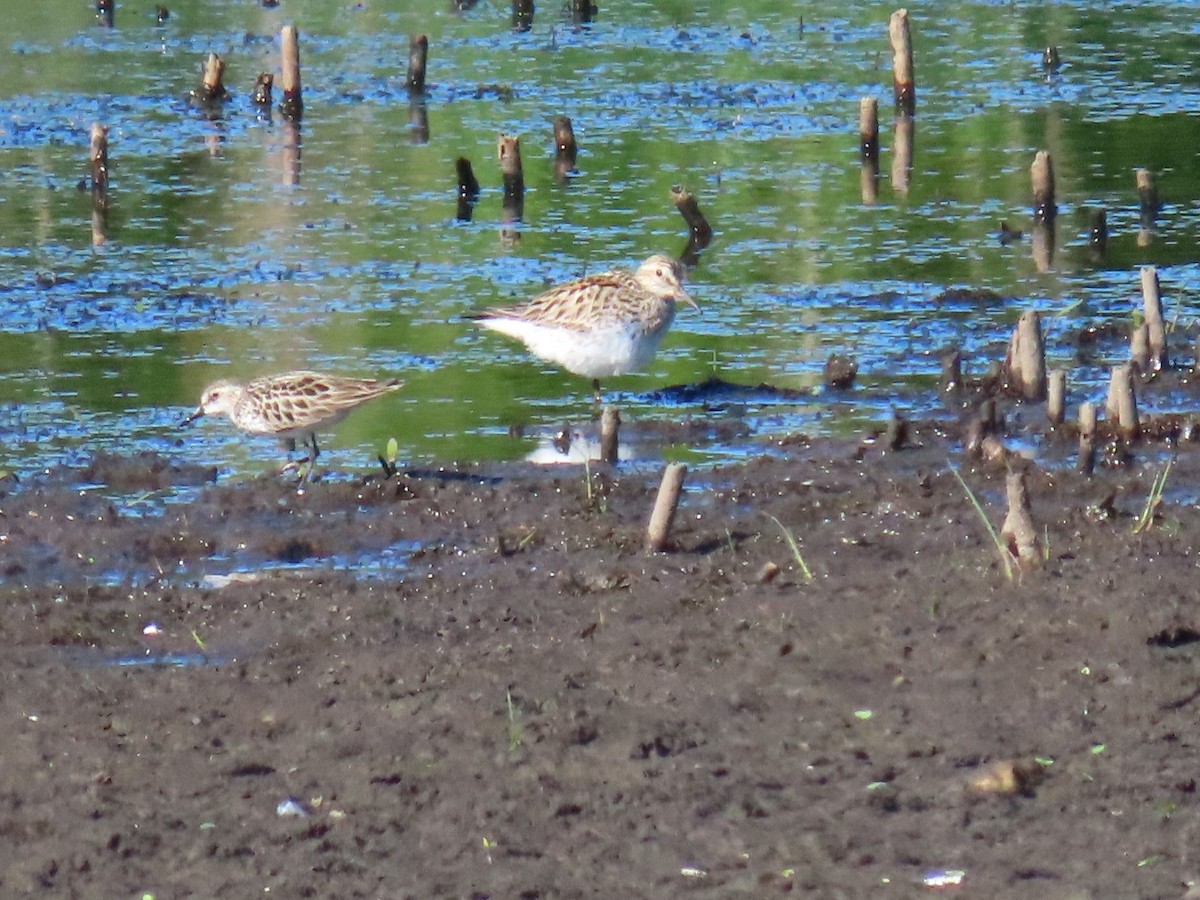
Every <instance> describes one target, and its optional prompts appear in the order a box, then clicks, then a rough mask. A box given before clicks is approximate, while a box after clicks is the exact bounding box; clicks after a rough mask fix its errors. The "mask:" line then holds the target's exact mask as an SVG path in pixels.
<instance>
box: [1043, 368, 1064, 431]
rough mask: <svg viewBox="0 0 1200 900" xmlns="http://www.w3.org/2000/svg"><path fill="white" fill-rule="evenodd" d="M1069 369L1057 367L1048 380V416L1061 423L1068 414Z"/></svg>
mask: <svg viewBox="0 0 1200 900" xmlns="http://www.w3.org/2000/svg"><path fill="white" fill-rule="evenodd" d="M1066 400H1067V370H1066V369H1055V370H1054V371H1053V372H1051V373H1050V374H1049V376H1048V377H1047V380H1046V418H1047V419H1049V420H1050V424H1051V425H1061V424H1062V423H1063V418H1064V417H1065V415H1066Z"/></svg>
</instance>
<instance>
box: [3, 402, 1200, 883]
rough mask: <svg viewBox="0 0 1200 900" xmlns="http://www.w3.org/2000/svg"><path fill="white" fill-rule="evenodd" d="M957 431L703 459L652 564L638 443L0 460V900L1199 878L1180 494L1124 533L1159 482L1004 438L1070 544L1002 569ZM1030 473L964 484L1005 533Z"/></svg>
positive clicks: (1193, 523) (1183, 468)
mask: <svg viewBox="0 0 1200 900" xmlns="http://www.w3.org/2000/svg"><path fill="white" fill-rule="evenodd" d="M954 452H955V448H954V446H952V444H951V442H950V441H949V439H947V438H946V437H945V436H943V435H942V434H941V432H940V429H938V428H936V427H933V426H914V427H913V429H912V433H911V441H910V444H909V445H908V447H907V448H906V449H905V450H902V451H900V452H889V451H886V450H885V449H884V448H883V447H882V446H880V443H879V442H868V443H865V444H863V443H842V442H836V441H809V440H805V439H797V440H794V441H792V442H790V443H788V444H787V446H786V447H784V448H782V449H781V450H780V451H779V453H778V454H777V455H776V456H774V457H772V458H766V457H764V458H761V459H757V460H752V461H750V462H748V463H746V464H744V465H739V466H735V467H728V468H716V469H702V470H696V471H694V472H692V473H690V475H689V478H688V482H687V486H686V488H685V495H684V500H683V504H682V506H681V509H680V513H679V515H678V516H677V518H676V525H675V529H674V531H673V534H672V542H671V546H670V548H669V550H668V552H665V553H661V554H648V553H647V552H646V551H645V550H644V549H643V546H642V540H643V531H644V528H645V522H646V517H647V515H648V513H649V510H650V506H651V503H652V500H653V495H654V491H655V489H656V486H657V485H656V483H655V477H654V473H653V472H650V471H647V469H646V468H645V467H637V466H625V465H624V464H622V465H621V466H618V467H616V468H615V469H612V470H610V469H607V468H604V467H596V468H594V469H591V470H590V472H586V473H585V470H584V469H583V468H582V467H573V466H572V467H559V468H555V469H551V470H543V469H537V468H534V467H532V466H529V465H526V464H496V465H491V464H489V465H479V466H466V467H459V468H449V467H448V468H445V469H434V468H430V469H423V470H416V469H414V470H411V471H409V472H407V473H405V474H403V475H400V476H397V477H395V478H392V479H383V478H380V477H370V478H368V479H359V480H346V479H342V480H335V479H329V480H326V481H318V482H317V483H315V484H312V485H310V486H308V487H307V488H306V490H305V491H304V492H302V493H297V491H296V489H295V486H294V484H292V483H290V482H288V481H286V480H282V479H279V478H274V477H267V476H264V477H262V478H258V479H254V480H251V481H248V482H243V483H240V484H227V483H225V481H224V480H220V481H218V482H217V483H215V484H214V483H212V476H213V474H214V473H212V471H211V470H205V469H202V468H195V469H185V468H180V467H177V466H175V465H173V464H172V463H171V462H170V461H169V460H167V459H165V458H163V457H158V456H138V457H128V458H123V457H100V458H98V459H97V460H96V461H95V463H94V464H93V465H92V466H91V467H90V468H89V469H87V470H56V471H53V472H51V473H49V474H46V475H43V476H39V477H35V478H26V479H24V480H23V481H22V482H21V483H20V484H13V483H12V480H11V479H9V480H6V481H5V482H3V483H2V485H3V486H2V487H0V492H2V493H0V513H2V518H0V534H2V535H3V540H2V541H0V566H2V571H3V572H4V579H3V582H2V587H0V590H2V591H3V593H4V594H5V596H6V601H7V602H5V603H4V604H3V606H2V607H0V609H2V610H3V619H0V629H2V633H3V635H4V636H5V639H6V642H7V645H8V654H7V657H6V658H7V659H8V660H9V664H8V665H7V666H5V671H4V676H5V690H4V692H3V695H2V700H0V708H2V709H3V713H4V721H5V723H6V725H7V729H8V734H9V737H8V741H7V746H6V754H5V757H6V763H7V764H6V765H5V766H4V767H3V768H2V770H0V771H2V772H3V775H2V776H0V777H2V779H3V781H2V782H0V791H2V792H3V797H4V800H5V803H4V807H3V809H4V812H3V815H2V816H0V828H2V830H3V832H4V836H5V841H4V844H5V846H6V853H7V854H8V857H9V858H8V860H7V864H6V865H5V866H4V867H3V870H2V874H0V887H2V888H3V892H4V893H5V894H6V895H21V894H31V893H37V894H41V895H51V896H80V897H87V896H135V895H140V894H141V893H143V892H148V893H151V894H153V895H154V896H156V897H174V896H204V897H244V896H248V895H249V894H251V893H262V892H264V891H267V890H268V889H269V890H270V892H271V893H272V894H273V895H276V896H285V897H307V896H312V897H317V896H340V897H381V896H387V897H582V896H596V895H607V896H628V897H643V896H644V897H666V896H714V897H717V896H720V897H727V896H748V897H750V896H753V897H757V896H771V895H775V894H783V893H789V892H790V893H797V894H799V893H808V894H811V895H813V896H821V897H831V898H836V897H847V898H850V897H862V896H868V895H870V896H896V897H914V896H921V895H923V894H926V893H929V892H930V891H931V890H933V888H934V885H935V884H936V883H937V882H936V879H937V878H939V877H940V878H947V879H950V880H951V881H960V882H961V884H960V886H959V887H958V888H957V891H958V892H960V893H961V894H962V895H963V896H978V897H1029V896H1038V897H1051V898H1101V897H1112V896H1123V897H1181V896H1184V893H1185V891H1186V889H1187V888H1186V884H1187V883H1188V882H1190V881H1191V880H1192V879H1194V878H1197V877H1200V863H1198V862H1197V859H1196V851H1195V847H1196V846H1197V845H1198V841H1197V838H1200V804H1198V803H1197V799H1196V793H1195V786H1196V781H1195V777H1196V775H1195V772H1196V770H1195V749H1194V748H1193V747H1192V746H1191V745H1192V743H1193V742H1194V741H1195V727H1194V725H1195V716H1196V707H1197V704H1198V703H1200V699H1198V698H1200V671H1198V666H1200V643H1194V641H1195V640H1196V639H1197V638H1200V617H1197V615H1196V613H1195V603H1194V597H1195V583H1196V575H1195V572H1196V562H1195V561H1196V559H1197V558H1200V546H1198V540H1197V535H1200V527H1198V526H1200V521H1198V520H1200V515H1198V513H1197V509H1196V507H1195V505H1194V503H1193V502H1191V501H1188V502H1180V501H1173V500H1172V499H1171V494H1170V493H1168V497H1167V501H1166V502H1165V503H1164V504H1163V505H1162V506H1161V507H1160V509H1159V511H1158V514H1157V516H1156V519H1155V521H1154V524H1153V525H1152V527H1150V528H1149V529H1147V530H1145V531H1143V532H1142V533H1140V534H1134V533H1133V530H1132V526H1133V522H1134V519H1135V517H1136V516H1137V515H1138V514H1139V513H1140V512H1141V509H1142V507H1143V505H1144V502H1145V499H1146V496H1147V493H1148V491H1149V489H1150V484H1151V481H1152V479H1153V476H1154V474H1155V472H1156V471H1157V469H1156V467H1153V466H1151V465H1149V464H1145V465H1142V466H1136V465H1135V466H1133V467H1131V468H1121V469H1112V470H1100V471H1098V473H1097V474H1096V476H1095V477H1093V478H1092V479H1086V478H1083V477H1082V476H1080V475H1077V474H1076V473H1074V472H1073V471H1072V469H1071V467H1070V466H1069V465H1062V466H1059V467H1056V468H1041V467H1039V466H1037V465H1034V464H1030V463H1023V462H1021V461H1019V460H1015V461H1014V460H1010V461H1009V463H1008V465H1009V466H1013V465H1017V466H1023V467H1025V468H1026V469H1027V481H1028V484H1029V487H1030V493H1031V496H1032V502H1033V510H1034V517H1035V522H1036V524H1037V526H1038V528H1039V529H1041V531H1042V534H1043V540H1044V546H1045V562H1044V564H1043V565H1042V566H1041V567H1040V568H1038V569H1037V570H1035V571H1030V572H1027V573H1025V574H1024V575H1023V576H1022V577H1021V578H1020V579H1019V580H1017V581H1016V582H1013V583H1009V582H1007V581H1006V580H1005V578H1004V576H1003V575H1002V573H1001V567H1000V565H999V562H998V557H997V555H996V552H995V550H994V548H993V547H992V545H991V544H990V541H989V538H988V536H987V534H986V531H985V530H984V528H983V526H982V524H981V522H980V521H979V519H978V516H977V515H976V513H975V512H974V510H973V509H972V508H971V506H970V504H969V503H968V501H967V499H966V497H965V496H964V493H963V491H962V489H961V487H960V486H959V485H958V483H957V481H956V480H955V479H954V477H953V475H952V474H951V473H950V472H949V471H948V469H947V460H948V459H950V458H952V457H953V454H954ZM1194 456H1195V454H1194V453H1193V454H1187V453H1184V454H1180V456H1179V459H1178V460H1177V461H1176V464H1175V469H1174V470H1173V472H1172V474H1171V483H1172V486H1174V485H1189V484H1193V483H1195V482H1194V480H1193V479H1194V477H1195V476H1196V474H1197V473H1196V471H1195V470H1196V469H1197V464H1196V461H1195V459H1194ZM1005 470H1006V467H1005V465H1002V464H1001V465H994V466H986V465H983V464H971V463H963V465H962V473H963V476H964V478H965V479H966V480H967V482H968V483H969V484H970V485H971V487H972V489H973V490H975V491H976V492H977V494H978V496H979V497H980V499H981V501H982V502H983V503H984V504H985V506H986V508H987V510H988V512H989V514H990V518H991V519H992V521H993V522H994V523H997V524H998V523H999V521H1000V520H1001V519H1002V517H1003V508H1002V506H1001V502H1002V500H1001V498H1002V497H1003V484H1004V475H1005ZM160 492H161V493H165V494H166V495H169V496H171V497H172V499H171V500H170V502H162V501H161V500H158V499H156V498H157V497H159V496H160ZM773 519H774V520H778V522H779V523H781V525H782V526H783V527H785V528H786V529H787V530H788V531H789V532H790V533H791V534H792V536H793V537H794V538H795V539H796V541H797V544H798V547H799V549H800V552H801V554H802V557H803V559H804V561H805V563H806V564H807V566H809V567H810V568H811V570H812V572H813V575H814V577H813V579H812V580H811V581H808V580H806V579H805V578H804V576H803V573H802V571H801V568H800V566H799V564H798V562H797V560H796V559H795V557H794V555H793V553H792V550H791V549H790V547H789V545H788V542H787V540H786V538H785V536H784V534H783V530H782V528H781V527H780V525H777V524H776V523H775V521H773ZM365 561H370V564H369V565H367V564H366V562H365ZM775 568H777V572H774V574H772V572H773V571H774V569H775ZM997 766H999V767H1000V770H1001V771H1003V770H1004V767H1005V766H1009V767H1010V770H1014V769H1012V767H1014V766H1015V767H1017V768H1016V769H1015V771H1018V772H1021V773H1025V775H1023V776H1022V778H1021V779H1019V780H1018V781H1017V782H1016V783H1014V784H1012V785H1010V786H1009V787H1007V788H1004V789H999V790H993V789H988V790H978V789H973V788H972V785H973V784H974V785H976V788H978V785H979V784H986V783H987V782H986V779H987V777H989V776H990V775H991V774H992V773H994V772H995V771H997ZM1026 776H1028V777H1026ZM1035 776H1036V777H1035ZM981 779H983V781H982V782H981ZM289 801H290V802H289Z"/></svg>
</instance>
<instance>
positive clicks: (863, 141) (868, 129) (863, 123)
mask: <svg viewBox="0 0 1200 900" xmlns="http://www.w3.org/2000/svg"><path fill="white" fill-rule="evenodd" d="M858 152H859V153H860V154H861V155H862V158H863V159H879V101H878V100H877V99H876V98H874V97H863V98H862V99H861V100H859V101H858Z"/></svg>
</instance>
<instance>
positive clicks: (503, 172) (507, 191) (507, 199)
mask: <svg viewBox="0 0 1200 900" xmlns="http://www.w3.org/2000/svg"><path fill="white" fill-rule="evenodd" d="M496 158H497V159H498V160H499V161H500V178H501V180H502V181H503V182H504V205H505V206H506V207H507V206H510V205H514V204H523V203H524V202H525V170H524V168H523V167H522V165H521V139H520V138H519V137H516V136H514V135H510V134H501V135H500V137H499V139H498V140H497V141H496Z"/></svg>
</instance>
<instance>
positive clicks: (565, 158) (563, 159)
mask: <svg viewBox="0 0 1200 900" xmlns="http://www.w3.org/2000/svg"><path fill="white" fill-rule="evenodd" d="M578 155H579V145H578V144H576V143H575V128H574V126H573V125H572V124H571V120H570V119H569V118H568V117H567V116H555V117H554V177H555V179H556V180H557V181H559V182H560V183H562V182H564V181H566V180H567V176H568V175H570V174H571V173H572V172H574V171H575V160H576V158H577V157H578Z"/></svg>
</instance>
